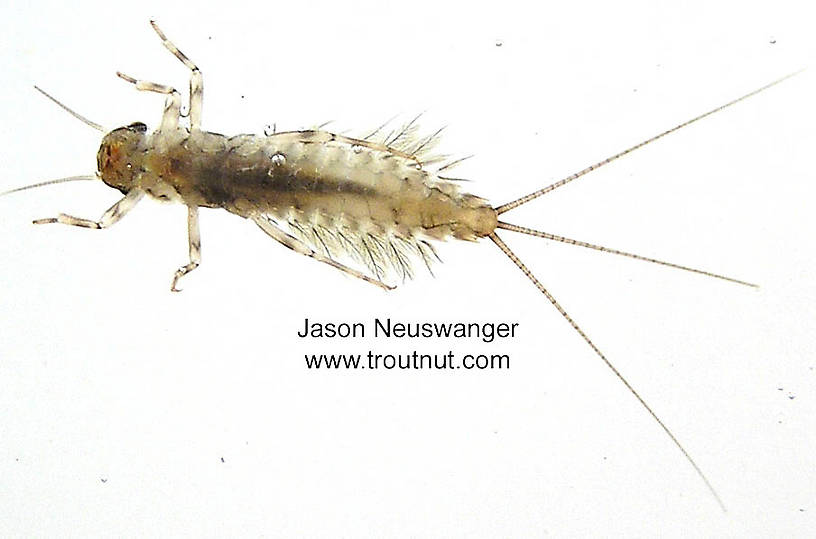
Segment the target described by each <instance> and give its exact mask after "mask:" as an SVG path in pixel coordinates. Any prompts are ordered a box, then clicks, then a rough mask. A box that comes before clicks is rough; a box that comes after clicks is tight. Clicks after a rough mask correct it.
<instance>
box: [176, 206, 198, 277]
mask: <svg viewBox="0 0 816 539" xmlns="http://www.w3.org/2000/svg"><path fill="white" fill-rule="evenodd" d="M187 242H188V244H189V247H190V263H189V264H187V265H186V266H182V267H180V268H179V269H177V270H176V273H175V275H173V284H172V285H171V286H170V290H171V291H173V292H181V289H180V288H178V287H177V285H178V282H179V279H181V278H182V277H184V276H185V275H187V274H188V273H190V272H191V271H193V270H194V269H196V268H197V267H198V266H199V264H201V230H200V229H199V228H198V206H187Z"/></svg>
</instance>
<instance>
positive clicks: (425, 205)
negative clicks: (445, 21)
mask: <svg viewBox="0 0 816 539" xmlns="http://www.w3.org/2000/svg"><path fill="white" fill-rule="evenodd" d="M151 24H152V26H153V29H154V30H155V31H156V33H157V34H158V35H159V37H160V38H161V39H162V42H163V43H164V45H165V47H166V48H167V49H168V50H170V51H171V52H172V53H173V54H174V55H175V56H176V57H177V58H178V59H179V60H180V61H181V62H183V63H184V64H185V65H186V66H187V67H188V68H189V69H190V70H191V72H192V75H191V78H190V104H189V120H190V125H189V128H187V127H184V126H181V125H180V117H181V114H180V111H181V97H180V95H179V93H178V92H177V91H176V90H175V89H173V88H172V87H169V86H164V85H161V84H156V83H153V82H147V81H143V80H138V79H135V78H133V77H130V76H128V75H124V74H122V73H117V74H118V75H119V77H121V78H122V79H124V80H126V81H127V82H129V83H131V84H133V85H135V86H136V88H137V89H139V90H143V91H150V92H157V93H160V94H164V95H165V96H166V101H165V106H164V113H163V115H162V119H161V123H160V126H159V128H158V129H157V130H155V131H154V132H152V133H149V132H148V130H147V126H146V125H145V124H143V123H133V124H130V125H128V126H126V127H121V128H118V129H114V130H113V131H110V132H109V133H107V134H106V135H105V136H104V138H103V140H102V143H101V145H100V148H99V151H98V154H97V165H98V171H97V173H96V175H95V176H80V177H70V178H64V179H62V180H54V181H52V182H45V183H42V184H36V185H31V186H27V187H22V188H19V189H14V190H12V191H8V192H7V193H3V194H8V193H11V192H14V191H19V190H23V189H28V188H31V187H38V186H41V185H46V184H49V183H56V182H62V181H73V180H77V179H96V178H101V179H102V181H103V182H105V183H106V184H107V185H109V186H111V187H113V188H115V189H117V190H119V191H120V192H122V193H123V195H124V197H123V198H122V199H121V200H120V201H119V202H117V203H116V204H114V205H113V206H112V207H111V208H110V209H109V210H107V211H106V212H105V213H104V214H103V215H102V217H101V218H100V219H99V220H98V221H94V220H90V219H82V218H77V217H73V216H70V215H65V214H60V215H58V216H57V217H54V218H46V219H38V220H36V221H34V222H35V223H37V224H48V223H62V224H67V225H73V226H81V227H86V228H106V227H108V226H110V225H112V224H114V223H115V222H117V221H118V220H119V219H121V218H122V217H123V216H124V215H125V214H126V213H127V212H128V211H129V210H130V209H131V208H133V206H134V205H135V204H136V203H137V202H139V200H141V199H142V198H143V197H144V195H149V196H151V197H153V198H157V199H160V200H168V201H175V202H180V203H182V204H185V205H186V206H187V208H188V241H189V254H190V260H189V263H188V264H186V265H185V266H182V267H181V268H179V269H178V270H177V271H176V272H175V274H174V276H173V281H172V287H171V289H172V290H173V291H178V288H177V285H178V282H179V279H181V277H183V276H184V275H186V274H187V273H189V272H190V271H192V270H194V269H195V268H197V267H198V265H199V264H200V261H201V240H200V234H199V226H198V208H200V207H207V208H224V209H226V210H227V211H229V212H231V213H234V214H236V215H239V216H241V217H244V218H248V219H252V220H253V221H254V222H255V223H256V224H257V225H258V226H259V227H260V228H261V229H262V230H263V231H264V232H265V233H266V234H268V235H269V236H271V237H272V238H274V239H275V240H277V241H278V242H280V243H282V244H283V245H285V246H286V247H289V248H290V249H292V250H294V251H296V252H298V253H301V254H304V255H307V256H310V257H312V258H315V259H316V260H318V261H320V262H323V263H325V264H328V265H331V266H333V267H335V268H337V269H339V270H341V271H343V272H345V273H347V274H349V275H352V276H354V277H357V278H359V279H362V280H364V281H366V282H369V283H372V284H375V285H377V286H380V287H382V288H385V289H390V288H393V287H392V286H391V285H389V284H387V282H386V280H387V276H388V274H389V273H397V274H401V275H402V276H403V278H404V277H410V276H411V260H412V258H420V259H421V260H423V261H424V262H425V263H426V264H429V263H430V261H431V260H432V259H433V258H434V257H435V251H434V248H433V246H432V243H431V241H433V240H439V239H445V238H450V237H452V238H456V239H462V240H470V241H474V240H478V239H480V238H485V237H487V238H489V239H490V240H491V241H492V242H493V243H495V244H496V245H497V246H498V247H499V248H500V249H501V250H502V252H504V253H505V254H506V255H507V257H508V258H509V259H510V260H511V261H512V262H513V263H514V264H515V265H516V266H517V267H518V268H519V269H520V270H521V271H522V272H524V274H525V275H526V276H527V277H528V278H529V279H530V280H531V281H532V282H533V284H534V285H535V286H536V287H537V288H538V289H539V291H540V292H541V293H542V294H544V295H545V296H546V298H547V299H548V300H549V301H550V302H551V303H552V304H553V306H554V307H555V308H556V309H557V310H558V311H559V312H560V313H561V315H562V316H563V317H564V318H565V319H566V320H567V322H569V324H570V325H571V326H572V327H573V328H574V329H575V331H577V332H578V334H579V335H580V336H581V337H582V338H583V339H584V340H585V341H586V343H587V344H588V345H589V346H590V347H591V348H592V349H593V350H594V351H595V353H596V354H597V355H598V356H599V357H600V358H601V359H602V360H603V361H604V363H605V364H606V365H607V366H608V367H609V368H610V369H611V370H612V371H613V372H614V374H615V375H616V376H617V377H618V378H619V379H620V381H621V382H622V383H623V384H624V385H625V386H626V387H627V389H628V390H629V391H630V392H631V393H632V394H633V395H634V396H635V397H636V398H637V399H638V401H639V402H640V403H641V404H642V405H643V407H644V408H645V409H646V410H647V411H648V412H649V414H650V415H651V416H652V417H653V418H654V420H655V421H656V422H657V423H658V424H659V425H660V427H661V428H662V429H663V430H664V431H665V432H666V434H667V435H668V436H669V437H670V438H671V440H672V441H673V442H674V444H675V445H676V446H677V447H678V448H679V449H680V451H682V453H683V455H684V456H685V457H686V459H687V460H688V461H689V463H690V464H691V465H692V466H693V467H694V469H695V471H696V472H697V474H698V475H699V476H700V477H701V478H702V480H703V481H704V482H705V483H706V485H707V487H708V488H709V490H710V491H711V493H712V494H713V495H714V497H715V498H716V499H717V501H718V503H720V505H721V506H722V502H721V501H720V499H719V497H718V496H717V494H716V492H715V491H714V489H713V487H712V486H711V484H710V483H709V481H708V480H707V479H706V477H705V475H704V474H703V472H702V471H701V469H700V468H699V467H698V466H697V464H696V463H695V462H694V460H693V459H692V458H691V456H690V455H689V454H688V452H687V451H686V450H685V449H684V448H683V446H682V445H681V444H680V442H679V441H678V440H677V438H676V437H675V436H674V434H672V432H671V431H670V430H669V429H668V428H667V427H666V425H665V424H664V423H663V422H662V421H661V420H660V419H659V418H658V416H657V415H656V414H655V413H654V412H653V411H652V409H651V408H650V407H649V406H648V404H647V403H646V402H645V401H644V400H643V399H642V398H641V397H640V395H639V394H638V393H637V392H636V391H635V389H634V388H633V387H632V386H631V385H630V384H629V382H628V381H627V380H626V379H625V378H624V377H623V376H622V374H621V373H620V372H619V371H618V370H617V369H616V368H615V367H614V366H613V365H612V363H610V361H609V360H608V359H607V358H606V357H605V356H604V354H603V353H602V352H601V350H600V349H599V348H598V347H597V346H596V345H595V344H594V343H593V342H592V341H591V340H590V338H589V337H588V336H587V334H586V333H585V332H584V331H583V330H582V329H581V328H580V326H579V325H578V324H577V323H576V322H575V321H574V320H573V318H572V317H571V316H570V315H569V314H568V313H567V312H566V310H564V308H563V307H562V306H561V305H560V304H559V303H558V301H557V300H556V299H555V297H554V296H553V295H552V294H551V293H550V292H549V291H548V290H547V288H545V287H544V285H543V284H542V283H541V282H540V281H539V280H538V279H537V278H536V277H535V276H534V275H533V274H532V272H531V271H530V270H529V269H528V268H527V267H526V266H525V265H524V263H523V262H522V261H521V260H520V259H519V258H518V257H517V256H516V255H515V254H514V253H513V252H512V251H511V250H510V248H509V247H508V246H507V245H506V244H505V243H504V241H503V240H502V239H501V238H500V237H499V236H498V234H497V232H496V231H497V229H505V230H510V231H513V232H519V233H523V234H528V235H533V236H537V237H542V238H546V239H550V240H555V241H560V242H564V243H569V244H573V245H579V246H582V247H587V248H591V249H596V250H600V251H603V252H608V253H613V254H617V255H622V256H626V257H630V258H635V259H639V260H645V261H648V262H653V263H656V264H661V265H664V266H670V267H674V268H678V269H682V270H686V271H690V272H695V273H700V274H703V275H707V276H710V277H715V278H718V279H723V280H727V281H732V282H735V283H739V284H743V285H748V286H756V285H752V284H751V283H747V282H745V281H740V280H737V279H733V278H730V277H725V276H722V275H717V274H714V273H710V272H707V271H702V270H698V269H693V268H689V267H686V266H681V265H678V264H673V263H670V262H664V261H660V260H655V259H653V258H647V257H644V256H640V255H635V254H632V253H627V252H623V251H619V250H616V249H610V248H608V247H603V246H600V245H594V244H590V243H587V242H582V241H579V240H574V239H571V238H565V237H562V236H556V235H554V234H549V233H546V232H542V231H537V230H533V229H530V228H526V227H522V226H518V225H514V224H510V223H507V222H504V221H501V220H499V216H500V215H501V214H503V213H505V212H508V211H510V210H512V209H514V208H517V207H518V206H521V205H522V204H525V203H527V202H529V201H531V200H534V199H536V198H538V197H540V196H542V195H545V194H547V193H549V192H551V191H553V190H554V189H557V188H558V187H561V186H563V185H565V184H567V183H569V182H571V181H573V180H575V179H577V178H580V177H581V176H583V175H585V174H587V173H589V172H591V171H593V170H595V169H596V168H598V167H601V166H603V165H605V164H607V163H610V162H612V161H614V160H616V159H618V158H620V157H622V156H624V155H626V154H628V153H630V152H632V151H634V150H636V149H638V148H641V147H643V146H645V145H647V144H649V143H651V142H654V141H655V140H657V139H659V138H662V137H664V136H666V135H668V134H670V133H672V132H674V131H677V130H679V129H681V128H683V127H685V126H687V125H689V124H691V123H694V122H696V121H698V120H700V119H702V118H705V117H706V116H709V115H711V114H713V113H715V112H717V111H720V110H722V109H724V108H726V107H729V106H731V105H733V104H735V103H737V102H739V101H742V100H743V99H746V98H748V97H750V96H752V95H755V94H757V93H759V92H761V91H763V90H765V89H767V88H769V87H771V86H773V85H775V84H778V83H779V82H781V81H782V80H784V79H785V78H788V77H789V76H790V75H789V76H788V77H785V78H783V79H780V80H777V81H775V82H773V83H771V84H768V85H766V86H764V87H762V88H760V89H758V90H755V91H753V92H751V93H749V94H746V95H744V96H742V97H740V98H738V99H735V100H733V101H731V102H729V103H727V104H725V105H722V106H720V107H717V108H715V109H714V110H711V111H709V112H706V113H704V114H701V115H699V116H697V117H695V118H692V119H691V120H688V121H686V122H683V123H682V124H680V125H678V126H676V127H673V128H671V129H669V130H667V131H664V132H662V133H660V134H658V135H656V136H654V137H652V138H650V139H648V140H646V141H644V142H641V143H639V144H637V145H635V146H633V147H631V148H628V149H626V150H624V151H622V152H620V153H618V154H615V155H613V156H611V157H609V158H607V159H604V160H603V161H601V162H599V163H596V164H594V165H591V166H589V167H586V168H584V169H582V170H580V171H579V172H576V173H575V174H572V175H570V176H568V177H566V178H564V179H562V180H560V181H558V182H556V183H554V184H552V185H550V186H547V187H544V188H542V189H540V190H538V191H535V192H533V193H530V194H529V195H526V196H524V197H521V198H519V199H517V200H515V201H513V202H509V203H507V204H504V205H501V206H491V205H490V204H488V202H487V201H486V200H484V199H482V198H480V197H477V196H474V195H471V194H467V193H464V192H462V191H461V190H460V188H459V185H458V184H457V183H456V181H455V180H453V179H451V178H448V177H446V176H444V175H443V174H442V173H443V172H444V171H445V170H446V169H449V168H451V167H452V166H453V165H455V164H456V163H457V161H452V162H450V161H446V160H445V159H443V158H441V157H438V156H433V155H430V153H429V152H430V151H431V149H432V147H433V145H434V143H435V142H436V140H437V135H438V132H437V133H435V134H433V135H431V136H428V137H425V138H417V137H415V136H414V134H415V131H416V126H415V122H414V121H412V122H410V123H408V124H407V125H406V126H404V127H403V128H402V129H399V130H397V131H396V132H392V133H390V134H388V135H387V136H385V137H382V136H380V135H378V133H379V132H380V131H381V129H380V130H376V131H375V132H373V133H371V134H370V135H369V136H366V137H361V138H352V137H347V136H343V135H338V134H334V133H331V132H328V131H323V130H304V131H291V132H281V133H273V134H270V135H267V136H255V135H238V136H234V137H227V136H224V135H220V134H217V133H211V132H207V131H204V130H202V129H201V112H202V96H203V79H202V75H201V72H200V71H199V69H198V67H196V65H195V64H194V63H193V62H192V61H191V60H190V59H189V58H187V56H185V55H184V54H183V53H181V52H180V51H179V50H178V48H176V47H175V45H173V43H172V42H170V41H169V40H168V39H167V38H166V37H165V35H164V34H163V33H162V31H161V30H160V29H159V28H158V26H157V25H156V24H155V23H153V22H151ZM38 90H39V88H38ZM40 91H42V90H40ZM43 93H45V92H43ZM45 95H46V96H48V94H45ZM48 97H49V98H51V97H50V96H48ZM51 99H52V100H54V101H55V102H57V101H56V100H55V99H53V98H51ZM57 103H58V104H59V105H60V106H62V107H63V108H65V109H66V110H68V111H69V112H70V113H71V114H73V115H74V116H76V117H77V118H79V119H80V120H82V121H84V122H85V123H86V124H88V125H90V126H91V127H94V128H95V129H98V130H100V131H103V132H104V129H103V128H102V127H101V126H99V125H98V124H95V123H93V122H90V121H89V120H87V119H85V118H83V117H82V116H80V115H78V114H76V113H75V112H73V111H71V110H70V109H68V108H67V107H65V106H64V105H62V104H61V103H59V102H57ZM340 256H345V257H346V258H350V259H352V260H353V261H355V262H356V265H357V266H358V267H360V268H362V269H355V268H353V267H351V266H349V265H346V264H344V263H341V262H340V261H338V258H339V257H340Z"/></svg>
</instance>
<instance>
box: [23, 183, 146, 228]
mask: <svg viewBox="0 0 816 539" xmlns="http://www.w3.org/2000/svg"><path fill="white" fill-rule="evenodd" d="M143 196H144V192H143V191H140V190H138V189H133V190H132V191H130V192H129V193H128V194H127V195H125V197H124V198H122V199H120V200H119V202H117V203H116V204H114V205H113V206H111V207H110V208H108V211H106V212H105V213H103V214H102V217H100V218H99V221H93V220H91V219H82V218H80V217H74V216H72V215H66V214H64V213H61V214H59V215H58V216H56V217H48V218H45V219H37V220H36V221H34V224H35V225H47V224H51V223H61V224H63V225H71V226H80V227H82V228H98V229H99V228H108V227H109V226H111V225H112V224H114V223H116V222H117V221H119V219H121V218H122V217H124V216H125V214H126V213H127V212H129V211H130V210H131V209H132V208H133V206H135V205H136V203H137V202H139V200H141V198H142V197H143Z"/></svg>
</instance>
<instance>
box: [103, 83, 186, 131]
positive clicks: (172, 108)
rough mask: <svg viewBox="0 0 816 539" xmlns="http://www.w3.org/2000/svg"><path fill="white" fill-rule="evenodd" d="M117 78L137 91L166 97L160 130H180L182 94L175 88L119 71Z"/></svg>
mask: <svg viewBox="0 0 816 539" xmlns="http://www.w3.org/2000/svg"><path fill="white" fill-rule="evenodd" d="M116 76H117V77H119V78H120V79H123V80H126V81H128V82H129V83H131V84H133V85H134V86H136V89H137V90H141V91H143V92H156V93H157V94H164V95H166V96H167V99H165V101H164V112H163V113H162V119H161V126H160V127H159V129H160V130H161V131H172V130H175V129H177V128H178V124H179V115H180V113H181V94H179V93H178V91H177V90H176V89H175V88H173V87H172V86H165V85H164V84H157V83H155V82H148V81H146V80H139V79H135V78H133V77H131V76H129V75H125V74H124V73H121V72H119V71H117V72H116Z"/></svg>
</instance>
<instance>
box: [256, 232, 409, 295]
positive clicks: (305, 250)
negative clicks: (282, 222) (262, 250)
mask: <svg viewBox="0 0 816 539" xmlns="http://www.w3.org/2000/svg"><path fill="white" fill-rule="evenodd" d="M252 220H253V221H255V224H257V225H258V226H259V227H260V228H261V230H263V231H264V232H266V233H267V234H268V235H269V236H271V237H272V238H273V239H275V240H277V241H279V242H280V243H282V244H283V245H284V246H286V247H288V248H290V249H292V250H293V251H295V252H296V253H300V254H302V255H305V256H308V257H310V258H314V259H315V260H317V261H318V262H323V263H324V264H328V265H329V266H331V267H333V268H336V269H339V270H340V271H342V272H343V273H346V274H348V275H351V276H352V277H357V278H358V279H362V280H364V281H365V282H367V283H371V284H374V285H377V286H379V287H380V288H383V289H385V290H393V289H394V288H396V287H394V286H389V285H387V284H385V283H384V282H382V281H380V280H379V279H373V278H371V277H369V276H368V275H365V274H364V273H361V272H359V271H357V270H355V269H352V268H349V267H348V266H344V265H343V264H341V263H339V262H337V261H335V260H332V259H331V258H329V257H327V256H324V255H322V254H320V253H317V252H315V251H314V250H313V249H311V248H309V246H308V245H306V244H305V243H303V242H302V241H300V240H299V239H297V238H295V237H294V236H291V235H289V234H287V233H286V232H284V231H283V230H281V229H280V228H278V227H277V226H275V225H274V224H273V223H272V222H271V221H269V220H268V219H266V218H265V217H253V218H252Z"/></svg>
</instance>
